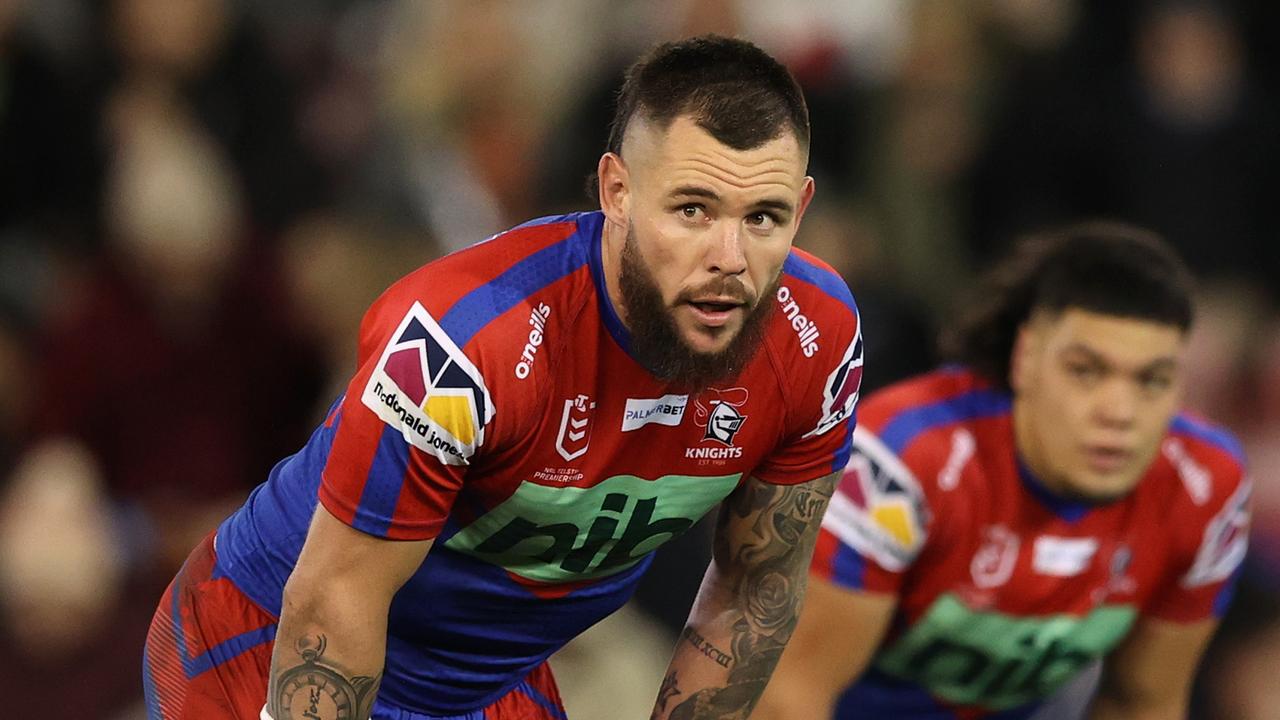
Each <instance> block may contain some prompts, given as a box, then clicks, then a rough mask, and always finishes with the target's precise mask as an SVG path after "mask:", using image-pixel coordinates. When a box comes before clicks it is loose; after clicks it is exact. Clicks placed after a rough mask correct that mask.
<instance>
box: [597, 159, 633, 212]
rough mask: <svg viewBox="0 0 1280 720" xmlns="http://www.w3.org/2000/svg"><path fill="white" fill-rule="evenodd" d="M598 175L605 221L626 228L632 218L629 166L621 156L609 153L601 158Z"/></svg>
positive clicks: (601, 206) (601, 208)
mask: <svg viewBox="0 0 1280 720" xmlns="http://www.w3.org/2000/svg"><path fill="white" fill-rule="evenodd" d="M596 175H597V177H598V178H599V180H598V181H599V183H600V185H599V187H598V190H599V194H600V210H601V211H602V212H604V216H605V219H607V220H608V221H609V222H611V223H614V224H615V225H619V226H622V227H626V225H627V218H629V217H631V173H630V171H628V170H627V164H626V163H625V162H623V161H622V156H621V155H618V154H617V153H611V152H607V153H605V154H604V155H601V156H600V164H599V165H597V166H596Z"/></svg>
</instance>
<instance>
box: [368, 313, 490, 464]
mask: <svg viewBox="0 0 1280 720" xmlns="http://www.w3.org/2000/svg"><path fill="white" fill-rule="evenodd" d="M361 399H362V400H363V402H364V404H365V406H366V407H368V408H369V409H371V410H373V411H374V413H376V414H377V415H378V417H379V418H381V419H382V420H383V421H384V422H386V423H388V424H391V425H395V426H397V427H400V428H401V430H402V433H403V435H404V437H405V439H406V440H407V441H408V442H409V443H410V444H412V445H414V446H415V447H417V448H419V449H421V450H424V451H426V452H429V453H431V454H433V455H435V456H436V457H437V458H439V459H440V460H441V461H442V462H444V463H446V464H449V465H463V464H466V462H467V460H468V458H470V457H471V455H472V454H473V453H474V452H475V449H476V448H477V447H479V446H480V444H481V443H482V442H483V439H484V426H485V425H486V424H488V422H489V421H490V420H491V419H492V418H493V414H494V409H493V404H492V402H491V401H490V400H489V393H488V391H487V390H486V388H485V386H484V381H483V379H482V378H481V377H480V372H479V370H477V369H476V367H475V365H473V364H472V363H471V361H470V360H468V359H467V356H466V355H465V354H463V352H462V351H461V350H460V349H459V348H458V346H457V345H455V344H454V342H453V340H452V339H450V338H449V336H448V335H447V334H445V332H444V330H443V329H441V327H440V325H439V324H437V323H436V321H435V319H434V318H432V317H431V315H430V314H428V313H427V311H426V309H425V308H423V307H422V305H420V304H419V303H414V304H413V307H412V308H410V309H409V312H408V313H407V314H406V315H405V317H404V319H403V320H402V321H401V322H400V325H399V327H397V329H396V331H395V333H393V334H392V339H391V342H389V343H387V347H386V349H385V350H384V351H383V353H382V357H381V358H380V359H379V361H378V365H377V367H375V368H374V371H373V373H372V375H371V376H370V377H369V383H368V385H367V386H366V387H365V392H364V395H363V396H362V398H361Z"/></svg>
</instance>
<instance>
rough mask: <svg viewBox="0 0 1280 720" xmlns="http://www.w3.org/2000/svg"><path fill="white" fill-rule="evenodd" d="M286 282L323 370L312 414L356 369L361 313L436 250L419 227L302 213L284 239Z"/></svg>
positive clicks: (337, 392)
mask: <svg viewBox="0 0 1280 720" xmlns="http://www.w3.org/2000/svg"><path fill="white" fill-rule="evenodd" d="M281 250H282V259H283V263H282V264H283V275H284V285H285V288H286V290H287V291H288V297H289V300H290V303H291V304H292V305H294V306H296V307H297V308H299V312H298V314H297V318H296V320H297V322H298V324H299V326H298V327H297V328H296V330H297V331H299V332H300V333H301V334H303V335H305V336H306V337H309V338H312V339H313V341H314V342H315V344H316V350H317V352H318V353H319V355H320V356H321V357H322V358H323V362H321V363H320V364H319V367H321V368H323V370H324V373H323V377H322V378H321V380H322V382H321V383H320V386H319V387H320V392H319V394H318V395H317V397H316V401H317V402H316V405H315V406H314V407H313V408H312V410H313V415H314V416H315V417H321V416H322V415H323V413H324V411H325V410H327V409H328V407H329V405H330V404H332V403H333V401H334V399H335V398H337V397H338V396H339V395H341V394H342V393H344V392H346V389H347V383H348V382H349V381H350V379H351V376H352V375H354V374H355V371H356V367H355V359H356V346H355V338H357V337H359V330H360V320H361V319H362V318H363V317H364V312H365V310H366V309H368V307H369V306H370V305H371V304H372V303H373V301H374V300H375V299H377V297H378V296H379V295H381V294H382V291H383V290H385V289H386V288H387V287H388V286H389V285H390V284H391V283H392V282H394V281H395V280H397V279H398V278H399V277H400V276H401V275H403V274H404V273H405V271H406V269H407V268H414V267H417V266H419V265H423V264H425V263H427V262H429V261H430V260H432V259H434V258H435V257H436V256H437V255H438V253H437V251H436V248H435V244H434V243H433V242H432V241H430V240H429V239H424V238H423V237H422V236H421V233H412V232H406V231H403V230H396V229H393V228H392V227H390V226H388V225H387V224H386V223H374V222H372V221H369V220H367V219H362V218H359V217H350V216H345V215H341V214H336V213H316V214H312V215H308V216H305V217H304V218H303V219H301V220H300V221H299V222H297V223H296V224H295V225H294V226H293V227H291V228H290V229H289V230H288V232H286V233H285V235H284V238H283V243H282V244H281Z"/></svg>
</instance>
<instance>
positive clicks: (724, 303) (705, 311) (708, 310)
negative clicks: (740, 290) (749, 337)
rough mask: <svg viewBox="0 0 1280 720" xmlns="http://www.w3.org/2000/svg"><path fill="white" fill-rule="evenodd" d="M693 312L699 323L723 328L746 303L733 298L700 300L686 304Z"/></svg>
mask: <svg viewBox="0 0 1280 720" xmlns="http://www.w3.org/2000/svg"><path fill="white" fill-rule="evenodd" d="M686 304H687V305H688V306H689V307H690V308H692V310H693V315H694V317H695V318H696V319H697V321H698V322H699V323H701V324H703V325H706V326H708V327H721V326H723V325H724V324H725V323H727V322H729V319H730V318H731V317H733V313H734V311H736V310H739V309H741V308H743V307H744V305H745V303H743V302H742V301H741V300H737V299H733V298H700V299H697V300H690V301H688V302H687V303H686Z"/></svg>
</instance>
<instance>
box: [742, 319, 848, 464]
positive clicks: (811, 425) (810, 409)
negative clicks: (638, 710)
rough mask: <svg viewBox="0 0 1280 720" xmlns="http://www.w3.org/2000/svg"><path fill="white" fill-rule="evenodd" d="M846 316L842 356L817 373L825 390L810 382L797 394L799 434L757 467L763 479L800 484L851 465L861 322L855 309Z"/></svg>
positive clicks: (788, 439) (795, 429)
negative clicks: (851, 440)
mask: <svg viewBox="0 0 1280 720" xmlns="http://www.w3.org/2000/svg"><path fill="white" fill-rule="evenodd" d="M847 317H848V318H849V319H848V321H847V323H846V327H845V328H844V330H845V332H844V333H843V338H842V340H843V343H844V344H840V345H838V347H840V348H842V349H843V350H844V352H843V354H842V355H840V356H838V357H836V359H835V362H832V363H831V364H830V365H828V367H830V368H831V369H830V370H827V371H826V372H823V373H821V374H818V373H815V376H816V379H817V380H820V381H821V390H819V389H818V387H817V385H818V383H817V382H811V383H808V387H804V388H802V389H799V390H798V391H797V392H798V394H799V396H798V397H796V398H795V400H794V405H795V407H796V412H794V413H793V414H792V416H793V417H794V418H795V421H793V424H792V427H793V428H794V430H793V432H792V434H791V435H790V437H788V438H787V440H786V441H785V442H784V443H783V444H782V445H780V446H779V447H778V448H777V449H775V450H774V452H773V453H772V454H771V455H770V456H769V457H768V458H767V459H766V460H765V461H764V463H762V464H761V465H760V467H758V468H756V471H755V476H756V477H758V478H759V479H761V480H763V481H765V482H768V483H773V484H775V485H795V484H798V483H802V482H808V481H810V480H814V479H816V478H820V477H822V476H824V475H829V474H831V473H833V472H836V471H837V470H840V469H841V468H842V467H844V465H845V463H846V462H847V461H848V459H849V447H850V436H851V434H852V433H853V428H854V426H855V425H856V424H857V408H858V397H859V392H860V390H861V387H862V323H861V321H860V320H859V318H858V315H857V313H856V311H855V312H854V313H852V314H851V315H849V316H847ZM837 337H838V336H837ZM828 357H833V356H828ZM819 398H821V401H820V402H819V401H818V399H819Z"/></svg>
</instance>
